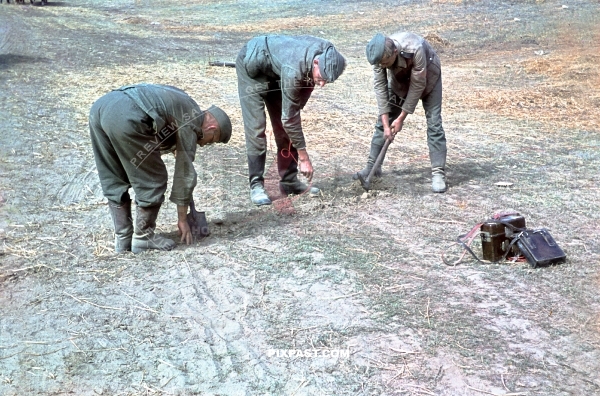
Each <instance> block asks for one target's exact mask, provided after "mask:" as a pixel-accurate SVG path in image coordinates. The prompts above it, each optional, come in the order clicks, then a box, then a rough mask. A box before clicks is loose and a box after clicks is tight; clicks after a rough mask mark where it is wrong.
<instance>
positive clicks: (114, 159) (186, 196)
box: [89, 84, 231, 253]
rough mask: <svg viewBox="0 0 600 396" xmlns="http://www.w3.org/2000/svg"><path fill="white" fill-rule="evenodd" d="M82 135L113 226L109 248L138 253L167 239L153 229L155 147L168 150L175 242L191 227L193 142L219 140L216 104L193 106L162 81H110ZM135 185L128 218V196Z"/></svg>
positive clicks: (224, 132) (157, 182) (159, 185)
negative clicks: (133, 208)
mask: <svg viewBox="0 0 600 396" xmlns="http://www.w3.org/2000/svg"><path fill="white" fill-rule="evenodd" d="M89 125H90V135H91V139H92V148H93V150H94V157H95V160H96V168H97V169H98V176H99V178H100V183H101V185H102V191H103V193H104V196H105V197H106V198H107V199H108V207H109V209H110V213H111V217H112V220H113V224H114V228H115V250H116V251H117V252H119V253H121V252H125V251H129V250H131V251H133V253H139V252H142V251H145V250H148V249H162V250H170V249H172V248H173V247H175V242H174V241H172V240H170V239H167V238H164V237H162V236H160V235H157V234H155V233H154V229H155V228H156V218H157V216H158V212H159V210H160V206H161V204H162V203H163V201H164V194H165V191H166V189H167V179H168V175H167V169H166V167H165V164H164V162H163V161H162V159H161V154H163V153H165V152H172V153H173V154H175V171H174V175H173V188H172V191H171V196H170V198H169V199H170V201H171V202H173V203H175V204H176V205H177V215H178V221H177V227H178V228H179V233H180V235H181V242H185V243H187V244H190V243H191V241H192V234H191V231H190V227H189V225H188V223H187V219H186V215H187V212H188V207H189V203H190V201H191V199H192V192H193V190H194V187H195V186H196V171H195V170H194V165H193V161H194V157H195V155H196V147H197V145H200V146H203V145H205V144H211V143H217V142H220V143H227V142H228V141H229V138H230V137H231V122H230V120H229V117H228V116H227V114H225V112H224V111H223V110H221V109H219V108H218V107H216V106H211V107H210V108H209V109H208V110H206V111H201V110H200V107H198V104H196V102H195V101H194V100H193V99H192V98H190V97H189V96H188V95H187V94H186V93H185V92H183V91H182V90H180V89H178V88H175V87H170V86H167V85H153V84H139V85H130V86H125V87H121V88H119V89H116V90H114V91H112V92H109V93H108V94H106V95H104V96H102V97H101V98H100V99H98V100H97V101H96V102H95V103H94V104H93V105H92V108H91V111H90V118H89ZM130 187H133V191H134V192H135V200H136V203H137V206H136V218H135V224H133V222H132V216H131V198H130V196H129V193H128V190H129V188H130Z"/></svg>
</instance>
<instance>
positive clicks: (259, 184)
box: [248, 153, 271, 206]
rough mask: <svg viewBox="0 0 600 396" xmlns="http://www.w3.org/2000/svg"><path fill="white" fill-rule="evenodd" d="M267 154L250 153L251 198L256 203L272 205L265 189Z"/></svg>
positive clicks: (258, 204)
mask: <svg viewBox="0 0 600 396" xmlns="http://www.w3.org/2000/svg"><path fill="white" fill-rule="evenodd" d="M266 160H267V154H266V153H265V154H261V155H248V178H249V180H250V200H251V201H252V203H253V204H254V205H257V206H261V205H271V200H270V199H269V196H268V195H267V191H266V190H265V178H264V173H265V162H266Z"/></svg>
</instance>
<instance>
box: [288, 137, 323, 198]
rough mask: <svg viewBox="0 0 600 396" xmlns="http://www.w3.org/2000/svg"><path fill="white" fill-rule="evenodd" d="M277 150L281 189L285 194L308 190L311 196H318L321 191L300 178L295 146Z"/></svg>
mask: <svg viewBox="0 0 600 396" xmlns="http://www.w3.org/2000/svg"><path fill="white" fill-rule="evenodd" d="M286 153H287V155H285V156H284V154H283V151H279V152H277V170H278V171H279V177H280V178H281V179H280V181H279V190H280V191H281V193H282V194H284V195H290V194H303V193H305V192H308V193H309V194H310V195H311V196H317V195H319V193H320V192H321V190H319V189H318V188H317V187H311V188H310V190H309V188H308V186H307V185H306V184H304V183H302V182H301V181H300V180H299V179H298V151H297V150H296V149H295V148H292V149H291V150H289V151H287V150H286Z"/></svg>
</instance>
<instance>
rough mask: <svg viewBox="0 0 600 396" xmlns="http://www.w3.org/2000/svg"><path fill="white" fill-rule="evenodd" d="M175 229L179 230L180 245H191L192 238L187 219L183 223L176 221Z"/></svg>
mask: <svg viewBox="0 0 600 396" xmlns="http://www.w3.org/2000/svg"><path fill="white" fill-rule="evenodd" d="M177 228H178V229H179V236H181V243H185V244H186V245H189V244H191V243H192V241H193V240H194V237H193V236H192V230H191V229H190V225H189V224H188V222H187V219H186V220H184V221H177Z"/></svg>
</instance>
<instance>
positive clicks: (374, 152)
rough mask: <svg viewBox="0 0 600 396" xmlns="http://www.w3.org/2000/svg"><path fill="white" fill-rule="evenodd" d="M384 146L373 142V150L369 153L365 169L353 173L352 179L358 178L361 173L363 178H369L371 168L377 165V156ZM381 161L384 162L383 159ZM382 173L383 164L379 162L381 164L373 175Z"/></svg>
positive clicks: (378, 175)
mask: <svg viewBox="0 0 600 396" xmlns="http://www.w3.org/2000/svg"><path fill="white" fill-rule="evenodd" d="M382 148H383V146H380V145H377V144H374V143H371V152H370V153H369V158H368V159H367V165H366V166H365V167H364V169H363V170H360V171H358V172H356V173H355V174H354V175H352V180H358V179H359V177H358V176H359V174H360V176H361V177H362V178H363V180H366V179H367V177H368V176H369V173H371V169H373V165H375V161H377V157H378V156H379V153H380V152H381V149H382ZM381 163H383V161H381ZM382 174H383V172H382V171H381V164H379V166H378V167H377V169H376V170H375V173H373V176H374V177H381V175H382Z"/></svg>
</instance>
